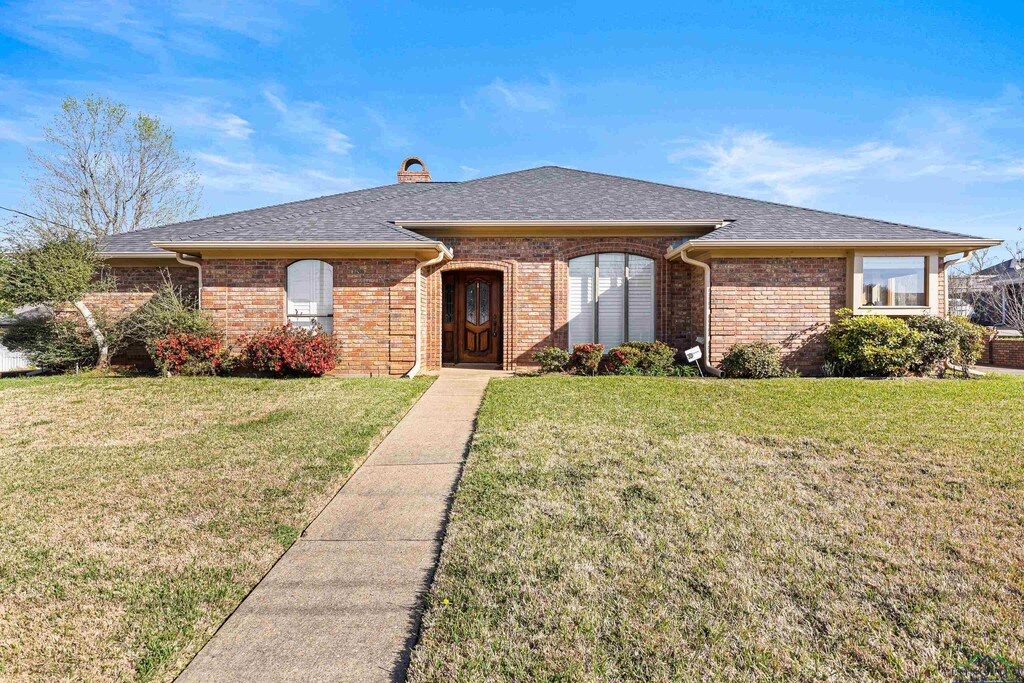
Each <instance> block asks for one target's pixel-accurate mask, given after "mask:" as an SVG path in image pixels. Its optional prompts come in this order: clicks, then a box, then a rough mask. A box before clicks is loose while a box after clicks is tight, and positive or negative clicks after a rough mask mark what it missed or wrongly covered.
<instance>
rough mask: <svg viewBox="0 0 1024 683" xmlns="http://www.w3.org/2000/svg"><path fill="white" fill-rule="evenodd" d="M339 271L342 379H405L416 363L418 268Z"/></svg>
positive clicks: (399, 263)
mask: <svg viewBox="0 0 1024 683" xmlns="http://www.w3.org/2000/svg"><path fill="white" fill-rule="evenodd" d="M331 264H332V265H333V266H334V339H335V342H336V343H337V345H338V371H339V373H343V374H372V375H388V374H390V375H403V374H405V373H406V372H408V371H409V369H410V368H411V367H412V366H413V363H415V362H416V336H415V334H416V277H415V272H416V262H415V261H412V260H384V259H380V260H375V259H349V260H343V261H332V262H331Z"/></svg>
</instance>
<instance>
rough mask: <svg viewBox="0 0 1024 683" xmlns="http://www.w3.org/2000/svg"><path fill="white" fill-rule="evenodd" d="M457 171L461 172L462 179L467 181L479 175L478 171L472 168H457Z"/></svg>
mask: <svg viewBox="0 0 1024 683" xmlns="http://www.w3.org/2000/svg"><path fill="white" fill-rule="evenodd" d="M459 170H460V171H462V177H463V178H464V179H467V180H468V179H469V178H475V177H477V176H478V175H480V169H479V168H473V167H472V166H459Z"/></svg>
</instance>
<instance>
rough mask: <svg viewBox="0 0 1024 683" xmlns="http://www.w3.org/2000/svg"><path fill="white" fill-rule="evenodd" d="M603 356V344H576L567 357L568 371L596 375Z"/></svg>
mask: <svg viewBox="0 0 1024 683" xmlns="http://www.w3.org/2000/svg"><path fill="white" fill-rule="evenodd" d="M602 356H604V344H595V343H589V344H576V345H575V346H573V347H572V355H571V356H570V357H569V370H570V372H573V373H576V374H578V375H596V374H597V371H598V369H599V368H600V366H601V357H602Z"/></svg>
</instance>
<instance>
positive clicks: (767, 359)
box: [722, 341, 783, 379]
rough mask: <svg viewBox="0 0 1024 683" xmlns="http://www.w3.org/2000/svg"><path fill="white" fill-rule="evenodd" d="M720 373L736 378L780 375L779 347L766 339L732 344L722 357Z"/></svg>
mask: <svg viewBox="0 0 1024 683" xmlns="http://www.w3.org/2000/svg"><path fill="white" fill-rule="evenodd" d="M722 375H723V376H725V377H730V378H737V379H769V378H771V377H782V375H783V370H782V361H781V360H780V359H779V349H778V347H777V346H774V345H772V344H769V343H768V342H766V341H756V342H753V343H751V344H733V345H732V347H731V348H730V349H729V350H728V351H727V352H726V354H725V356H724V357H723V358H722Z"/></svg>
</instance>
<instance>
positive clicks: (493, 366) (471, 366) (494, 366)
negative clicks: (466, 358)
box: [444, 363, 501, 370]
mask: <svg viewBox="0 0 1024 683" xmlns="http://www.w3.org/2000/svg"><path fill="white" fill-rule="evenodd" d="M444 367H446V368H466V369H467V370H500V369H501V363H445V364H444Z"/></svg>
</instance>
